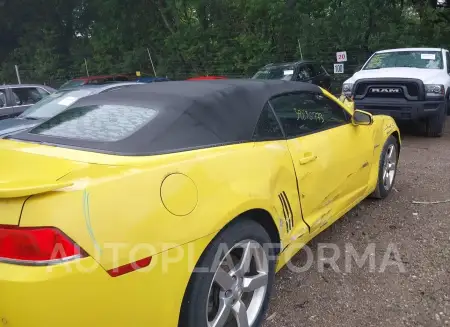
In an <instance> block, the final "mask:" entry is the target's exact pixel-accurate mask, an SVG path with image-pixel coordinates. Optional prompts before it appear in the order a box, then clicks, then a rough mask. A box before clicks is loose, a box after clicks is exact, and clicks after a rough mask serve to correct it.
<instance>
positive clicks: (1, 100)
mask: <svg viewBox="0 0 450 327" xmlns="http://www.w3.org/2000/svg"><path fill="white" fill-rule="evenodd" d="M13 111H14V109H13V105H12V103H11V95H10V90H9V89H8V88H6V87H4V88H0V119H3V118H7V117H9V116H11V115H12V114H13Z"/></svg>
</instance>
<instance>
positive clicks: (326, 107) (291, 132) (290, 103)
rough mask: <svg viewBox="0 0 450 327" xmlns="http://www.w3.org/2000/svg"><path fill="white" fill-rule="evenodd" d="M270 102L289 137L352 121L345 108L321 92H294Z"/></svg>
mask: <svg viewBox="0 0 450 327" xmlns="http://www.w3.org/2000/svg"><path fill="white" fill-rule="evenodd" d="M270 102H271V104H272V106H273V108H274V110H275V113H276V114H277V116H278V119H279V120H280V122H281V125H282V127H283V130H284V133H285V134H286V136H287V137H297V136H302V135H306V134H311V133H315V132H319V131H323V130H326V129H330V128H334V127H338V126H341V125H344V124H347V123H348V122H349V121H350V117H349V115H348V114H347V113H346V111H345V110H344V109H343V108H341V107H340V106H339V105H338V104H337V103H335V102H334V101H332V100H330V99H328V98H327V97H325V96H324V95H323V94H319V93H311V92H299V93H292V94H287V95H282V96H278V97H276V98H274V99H272V100H270Z"/></svg>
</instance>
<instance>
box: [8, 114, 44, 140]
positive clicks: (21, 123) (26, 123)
mask: <svg viewBox="0 0 450 327" xmlns="http://www.w3.org/2000/svg"><path fill="white" fill-rule="evenodd" d="M40 122H42V120H27V119H19V118H10V119H5V120H0V138H2V137H5V136H7V135H10V134H13V133H17V132H20V131H23V130H26V129H28V128H32V127H34V126H36V125H38V124H39V123H40Z"/></svg>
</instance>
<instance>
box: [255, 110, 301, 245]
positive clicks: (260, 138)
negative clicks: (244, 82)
mask: <svg viewBox="0 0 450 327" xmlns="http://www.w3.org/2000/svg"><path fill="white" fill-rule="evenodd" d="M253 140H254V141H255V147H254V153H255V155H260V156H261V158H263V159H262V160H260V163H259V169H262V171H265V172H267V173H266V174H265V175H266V176H265V179H263V180H265V181H269V184H268V185H267V189H268V190H269V191H270V193H271V197H272V198H271V202H272V206H273V207H274V209H275V210H276V212H277V219H278V222H277V223H278V224H279V226H280V234H281V241H282V244H284V245H285V246H286V245H288V244H289V243H291V242H292V241H293V240H295V239H298V238H300V237H302V236H303V235H305V236H306V234H307V233H308V230H309V229H308V226H307V225H306V224H305V222H304V221H303V219H302V214H301V207H300V200H299V195H298V188H297V182H296V176H295V170H294V167H293V166H292V159H291V154H290V152H289V149H288V147H287V144H286V140H285V138H284V135H283V131H282V129H281V126H280V124H279V122H278V121H277V119H276V116H275V114H274V112H273V109H272V108H271V106H270V105H269V104H268V103H267V104H266V106H265V107H264V109H263V110H262V113H261V116H260V118H259V120H258V124H257V126H256V128H255V133H254V135H253Z"/></svg>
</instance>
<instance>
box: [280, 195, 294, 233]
mask: <svg viewBox="0 0 450 327" xmlns="http://www.w3.org/2000/svg"><path fill="white" fill-rule="evenodd" d="M283 194H284V197H285V199H286V202H287V205H288V209H289V212H290V216H289V219H290V221H291V229H292V228H294V213H293V212H292V208H291V203H290V202H289V199H288V197H287V194H286V192H284V191H283Z"/></svg>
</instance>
